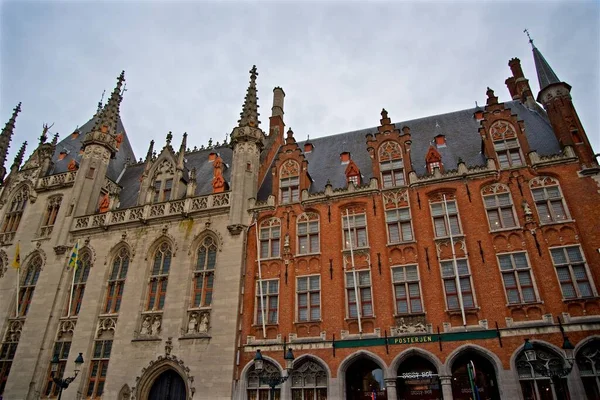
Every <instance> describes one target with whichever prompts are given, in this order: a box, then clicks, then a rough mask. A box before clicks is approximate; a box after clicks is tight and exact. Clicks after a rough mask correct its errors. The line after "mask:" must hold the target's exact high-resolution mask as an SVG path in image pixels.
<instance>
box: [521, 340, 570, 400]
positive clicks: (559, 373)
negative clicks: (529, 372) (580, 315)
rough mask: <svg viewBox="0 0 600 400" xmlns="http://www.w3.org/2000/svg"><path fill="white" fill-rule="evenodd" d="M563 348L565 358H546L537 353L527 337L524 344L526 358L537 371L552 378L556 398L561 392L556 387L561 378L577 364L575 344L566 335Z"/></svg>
mask: <svg viewBox="0 0 600 400" xmlns="http://www.w3.org/2000/svg"><path fill="white" fill-rule="evenodd" d="M562 349H563V350H564V352H565V356H566V358H565V359H563V358H562V357H561V358H557V357H550V358H545V357H543V356H541V355H540V354H538V353H537V351H536V350H535V347H534V346H533V344H532V343H531V342H530V341H529V339H525V344H524V345H523V351H524V352H525V360H527V362H528V363H529V365H531V367H532V368H533V370H534V371H535V372H537V373H539V374H540V375H542V376H545V377H548V378H550V383H551V385H552V393H553V395H554V397H555V398H556V399H559V396H558V395H559V393H558V392H557V390H556V389H557V388H558V387H560V380H561V379H562V378H564V377H566V376H568V375H569V374H570V373H571V371H572V370H573V365H575V357H574V355H573V351H574V350H575V346H573V343H571V342H570V341H569V338H568V337H567V336H564V335H563V345H562ZM560 395H561V396H560V398H562V397H563V395H562V390H561V391H560Z"/></svg>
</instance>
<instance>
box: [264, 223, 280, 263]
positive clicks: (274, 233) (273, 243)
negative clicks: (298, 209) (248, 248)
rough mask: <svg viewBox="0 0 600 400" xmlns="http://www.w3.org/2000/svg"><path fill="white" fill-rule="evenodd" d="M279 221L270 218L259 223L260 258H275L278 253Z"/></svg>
mask: <svg viewBox="0 0 600 400" xmlns="http://www.w3.org/2000/svg"><path fill="white" fill-rule="evenodd" d="M280 241H281V221H279V219H278V218H270V219H268V220H265V221H263V222H261V224H260V258H261V259H265V258H277V257H279V254H280Z"/></svg>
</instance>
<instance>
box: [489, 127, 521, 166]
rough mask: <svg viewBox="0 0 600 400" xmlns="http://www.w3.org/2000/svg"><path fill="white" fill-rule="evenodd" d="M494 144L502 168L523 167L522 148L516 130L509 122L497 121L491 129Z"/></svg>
mask: <svg viewBox="0 0 600 400" xmlns="http://www.w3.org/2000/svg"><path fill="white" fill-rule="evenodd" d="M490 134H491V137H492V140H493V142H494V150H495V151H496V155H497V156H498V163H499V164H500V168H502V169H504V168H511V167H519V166H521V165H523V157H522V156H521V148H520V146H519V140H518V139H517V132H516V131H515V128H514V127H513V126H512V124H510V123H509V122H507V121H496V122H494V123H493V124H492V126H491V127H490Z"/></svg>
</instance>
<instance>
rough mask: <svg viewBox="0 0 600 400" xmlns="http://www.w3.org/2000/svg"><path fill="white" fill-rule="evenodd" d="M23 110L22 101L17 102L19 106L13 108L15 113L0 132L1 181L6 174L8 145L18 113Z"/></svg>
mask: <svg viewBox="0 0 600 400" xmlns="http://www.w3.org/2000/svg"><path fill="white" fill-rule="evenodd" d="M20 111H21V103H20V102H19V104H17V106H16V107H15V108H14V109H13V113H12V115H11V116H10V119H9V120H8V122H7V123H6V125H5V126H4V129H2V133H0V183H2V181H3V180H4V175H5V174H6V169H5V168H4V163H5V162H6V156H7V155H8V147H9V146H10V141H11V139H12V135H13V132H14V130H15V122H16V120H17V115H18V114H19V112H20Z"/></svg>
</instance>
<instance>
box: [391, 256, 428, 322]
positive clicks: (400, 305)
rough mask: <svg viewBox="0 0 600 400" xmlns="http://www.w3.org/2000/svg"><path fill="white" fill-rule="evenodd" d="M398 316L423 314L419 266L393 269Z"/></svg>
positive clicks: (404, 266)
mask: <svg viewBox="0 0 600 400" xmlns="http://www.w3.org/2000/svg"><path fill="white" fill-rule="evenodd" d="M392 280H393V284H394V297H395V299H396V314H418V313H422V312H423V302H422V300H421V288H420V285H419V270H418V267H417V265H403V266H398V267H392Z"/></svg>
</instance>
